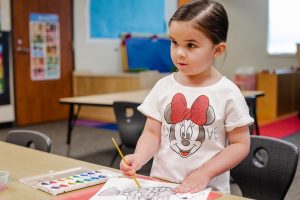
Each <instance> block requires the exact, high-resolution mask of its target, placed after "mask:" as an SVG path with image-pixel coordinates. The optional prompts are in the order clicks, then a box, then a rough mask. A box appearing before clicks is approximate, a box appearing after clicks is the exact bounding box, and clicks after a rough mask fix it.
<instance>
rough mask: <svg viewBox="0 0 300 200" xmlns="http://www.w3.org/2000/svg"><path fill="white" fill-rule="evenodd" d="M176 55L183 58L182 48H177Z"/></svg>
mask: <svg viewBox="0 0 300 200" xmlns="http://www.w3.org/2000/svg"><path fill="white" fill-rule="evenodd" d="M176 55H177V56H178V57H185V51H184V49H183V48H180V47H179V48H177V51H176Z"/></svg>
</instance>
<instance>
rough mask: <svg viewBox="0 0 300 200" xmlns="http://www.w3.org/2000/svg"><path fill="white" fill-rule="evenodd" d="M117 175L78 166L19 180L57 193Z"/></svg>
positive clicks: (117, 174) (116, 175)
mask: <svg viewBox="0 0 300 200" xmlns="http://www.w3.org/2000/svg"><path fill="white" fill-rule="evenodd" d="M119 176H121V174H120V173H116V172H113V171H108V170H103V169H100V170H91V169H87V168H82V167H79V168H72V169H68V170H64V171H57V172H50V173H47V174H43V175H39V176H33V177H27V178H24V179H20V180H19V181H20V182H22V183H24V184H26V185H29V186H31V187H34V188H37V189H40V190H42V191H45V192H47V193H50V194H52V195H58V194H61V193H64V192H69V191H73V190H77V189H81V188H85V187H89V186H92V185H97V184H100V183H105V182H106V181H107V180H108V179H109V178H113V177H119Z"/></svg>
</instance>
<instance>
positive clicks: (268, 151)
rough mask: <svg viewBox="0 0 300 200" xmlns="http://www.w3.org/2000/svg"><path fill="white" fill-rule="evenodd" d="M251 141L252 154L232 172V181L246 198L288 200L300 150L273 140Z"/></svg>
mask: <svg viewBox="0 0 300 200" xmlns="http://www.w3.org/2000/svg"><path fill="white" fill-rule="evenodd" d="M250 137H251V148H250V152H249V154H248V156H247V157H246V158H245V159H244V160H243V161H242V162H241V163H240V164H238V165H237V166H236V167H235V168H233V169H232V170H231V171H230V175H231V177H232V178H233V180H234V181H235V183H237V185H238V186H239V187H240V189H241V192H242V194H243V197H247V198H251V199H263V200H277V199H278V200H282V199H284V197H285V195H286V193H287V192H288V190H289V187H290V185H291V183H292V181H293V179H294V176H295V173H296V169H297V164H298V154H299V150H298V148H297V146H296V145H294V144H292V143H290V142H287V141H284V140H281V139H276V138H272V137H266V136H255V135H251V136H250Z"/></svg>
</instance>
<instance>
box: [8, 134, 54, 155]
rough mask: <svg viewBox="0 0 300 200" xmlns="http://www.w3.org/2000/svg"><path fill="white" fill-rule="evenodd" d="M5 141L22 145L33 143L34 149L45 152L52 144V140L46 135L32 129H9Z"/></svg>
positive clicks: (27, 145)
mask: <svg viewBox="0 0 300 200" xmlns="http://www.w3.org/2000/svg"><path fill="white" fill-rule="evenodd" d="M5 141H6V142H9V143H12V144H17V145H20V146H24V147H30V146H32V145H34V148H35V149H37V150H40V151H45V152H50V151H51V145H52V141H51V139H50V138H49V137H48V136H47V135H45V134H44V133H41V132H38V131H32V130H13V131H9V132H8V134H7V136H6V139H5Z"/></svg>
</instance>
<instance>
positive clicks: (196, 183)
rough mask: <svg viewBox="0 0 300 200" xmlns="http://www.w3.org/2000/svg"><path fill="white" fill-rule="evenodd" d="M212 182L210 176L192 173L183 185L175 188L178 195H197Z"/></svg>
mask: <svg viewBox="0 0 300 200" xmlns="http://www.w3.org/2000/svg"><path fill="white" fill-rule="evenodd" d="M209 181H210V178H209V176H205V175H203V174H197V173H196V172H192V173H191V174H190V175H188V176H187V177H185V179H184V180H183V182H182V183H181V185H179V186H177V187H176V188H174V192H176V193H187V192H190V193H195V192H200V191H201V190H204V189H205V188H206V187H207V185H208V183H209Z"/></svg>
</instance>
